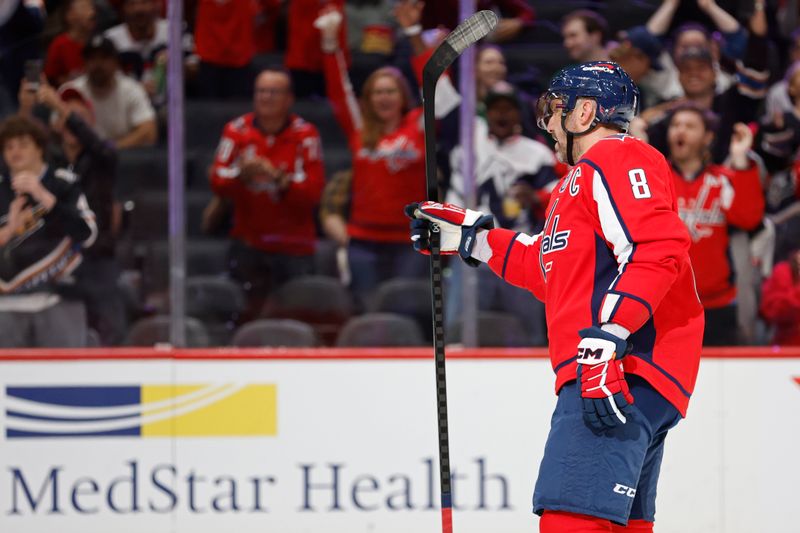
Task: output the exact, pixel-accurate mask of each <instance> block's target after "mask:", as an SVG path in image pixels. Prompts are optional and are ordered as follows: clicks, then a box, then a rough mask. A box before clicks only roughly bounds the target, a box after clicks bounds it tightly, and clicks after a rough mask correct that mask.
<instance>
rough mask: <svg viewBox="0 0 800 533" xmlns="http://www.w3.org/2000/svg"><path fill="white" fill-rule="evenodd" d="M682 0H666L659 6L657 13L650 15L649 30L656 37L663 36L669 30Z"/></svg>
mask: <svg viewBox="0 0 800 533" xmlns="http://www.w3.org/2000/svg"><path fill="white" fill-rule="evenodd" d="M680 3H681V0H664V1H663V2H661V5H660V6H658V9H656V11H655V13H653V14H652V15H651V16H650V19H649V20H648V21H647V24H646V26H647V31H649V32H650V33H652V34H653V35H655V36H656V37H663V36H664V35H666V33H667V30H669V26H670V24H672V19H673V18H675V12H676V11H677V10H678V6H679V5H680Z"/></svg>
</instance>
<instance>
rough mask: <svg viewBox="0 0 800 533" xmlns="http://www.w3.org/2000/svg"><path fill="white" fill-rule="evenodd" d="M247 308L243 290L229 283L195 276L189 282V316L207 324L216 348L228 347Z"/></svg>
mask: <svg viewBox="0 0 800 533" xmlns="http://www.w3.org/2000/svg"><path fill="white" fill-rule="evenodd" d="M244 305H245V300H244V293H243V292H242V289H241V287H239V285H238V284H236V283H234V282H233V281H231V280H229V279H225V278H221V277H218V276H194V277H190V278H188V279H187V280H186V314H187V315H191V316H193V317H195V318H197V319H198V320H200V321H201V322H202V323H203V325H204V326H205V328H206V331H207V332H208V336H209V343H210V344H211V345H212V346H222V345H226V344H228V342H229V341H230V339H231V336H232V335H233V332H234V330H235V329H236V324H237V321H238V320H239V315H240V314H241V312H242V310H243V309H244Z"/></svg>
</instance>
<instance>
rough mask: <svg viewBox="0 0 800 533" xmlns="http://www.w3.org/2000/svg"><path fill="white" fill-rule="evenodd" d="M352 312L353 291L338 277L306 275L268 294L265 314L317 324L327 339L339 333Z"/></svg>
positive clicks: (329, 339)
mask: <svg viewBox="0 0 800 533" xmlns="http://www.w3.org/2000/svg"><path fill="white" fill-rule="evenodd" d="M352 312H353V301H352V298H351V296H350V293H349V292H347V290H346V289H345V288H344V287H343V286H342V284H341V283H340V282H339V280H338V279H336V278H332V277H327V276H303V277H299V278H295V279H293V280H290V281H288V282H287V283H285V284H284V285H282V286H280V287H279V288H278V289H277V290H276V291H275V292H274V293H273V294H272V295H271V296H270V298H269V300H268V301H267V303H266V305H265V306H264V309H263V311H262V316H263V317H264V318H292V319H295V320H300V321H301V322H306V323H309V324H311V325H312V326H314V329H315V330H316V331H317V333H318V334H319V335H320V337H321V338H322V340H323V341H324V342H326V343H331V342H333V340H334V339H335V337H336V333H337V332H338V329H339V327H340V326H341V325H342V324H343V323H344V322H345V321H346V320H347V319H348V318H349V317H350V315H351V314H352Z"/></svg>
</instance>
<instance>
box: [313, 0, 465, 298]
mask: <svg viewBox="0 0 800 533" xmlns="http://www.w3.org/2000/svg"><path fill="white" fill-rule="evenodd" d="M421 7H422V4H420V3H415V2H413V1H409V0H406V1H404V2H401V3H400V4H398V8H397V9H398V11H397V13H398V22H399V23H400V25H401V26H402V27H403V28H407V29H408V28H411V30H407V31H406V34H413V35H412V36H411V40H412V45H413V47H414V49H415V50H416V51H417V52H422V51H424V50H425V49H426V47H425V45H424V43H423V42H422V38H421V35H420V33H421V29H420V27H419V17H420V15H421ZM323 13H324V14H323V15H322V16H321V17H320V18H319V19H318V22H317V24H318V25H319V26H320V27H321V28H322V50H323V51H324V61H325V63H324V67H325V85H326V88H327V90H328V95H329V98H330V100H331V103H332V105H333V110H334V114H335V115H336V118H337V119H338V120H339V123H340V124H341V126H342V129H343V130H344V132H345V134H346V135H347V138H348V141H349V144H350V150H351V152H352V154H353V176H352V183H351V188H350V194H351V196H350V198H351V203H350V219H349V222H348V225H347V232H348V235H349V245H348V259H349V267H350V271H351V273H352V282H351V285H350V288H351V290H352V291H353V293H354V294H355V296H356V298H357V299H358V300H359V301H360V302H361V303H363V302H364V299H365V298H366V296H367V295H368V293H369V292H370V291H371V290H372V289H374V288H375V287H376V286H377V285H378V284H379V283H381V282H382V281H385V280H387V279H390V278H394V277H400V276H403V277H422V276H424V275H425V274H426V272H427V270H428V266H427V261H425V258H424V257H422V256H420V255H419V254H417V253H415V252H414V251H413V249H411V248H409V246H408V244H407V242H408V219H407V218H406V217H405V215H404V214H403V207H404V206H405V205H406V204H408V203H411V202H412V201H414V199H415V198H417V199H418V198H421V197H424V196H425V193H426V187H425V180H424V176H425V148H424V130H423V121H422V108H421V107H415V106H414V103H413V100H412V96H411V90H410V89H409V86H408V83H407V82H406V80H405V78H404V77H403V75H402V74H401V73H400V72H399V71H398V70H397V69H395V68H393V67H383V68H380V69H378V70H376V71H375V72H373V73H372V74H371V75H370V76H369V78H367V81H366V83H365V84H364V87H363V89H362V93H361V98H360V101H359V102H356V99H355V96H354V94H353V91H352V86H351V85H350V83H349V79H348V76H347V70H346V69H345V62H344V56H343V53H342V50H341V48H340V47H339V45H338V40H337V38H336V36H337V35H338V31H339V30H338V26H339V24H341V20H342V17H341V15H340V14H339V13H338V12H337V11H335V10H329V11H324V12H323ZM417 30H419V31H417ZM424 59H425V58H424V57H420V58H419V60H420V61H424ZM439 84H440V85H439V87H440V89H439V90H438V91H437V100H439V102H440V104H441V105H439V106H437V116H438V117H441V116H444V115H446V114H447V113H449V112H450V111H451V110H452V109H454V107H455V105H457V103H458V97H457V95H456V94H455V90H454V89H453V88H452V85H449V78H447V77H443V78H442V79H441V80H440V81H439ZM445 85H447V87H449V90H445V89H444V88H442V87H444V86H445ZM440 97H441V99H440Z"/></svg>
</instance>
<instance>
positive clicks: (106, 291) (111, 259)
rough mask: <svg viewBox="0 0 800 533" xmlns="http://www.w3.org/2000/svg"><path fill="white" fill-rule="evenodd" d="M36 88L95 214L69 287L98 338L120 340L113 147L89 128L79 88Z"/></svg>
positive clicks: (66, 160)
mask: <svg viewBox="0 0 800 533" xmlns="http://www.w3.org/2000/svg"><path fill="white" fill-rule="evenodd" d="M36 94H37V100H38V102H39V103H40V104H43V105H44V106H46V107H47V108H48V109H49V110H50V111H51V112H52V117H51V124H52V126H53V130H54V131H55V133H56V134H58V136H59V137H60V140H61V146H60V148H61V153H60V154H59V155H60V156H61V159H63V161H62V162H63V164H64V166H68V167H69V168H70V169H71V170H72V171H73V172H74V173H75V174H76V175H77V176H78V178H79V179H80V186H81V190H82V191H83V192H84V193H85V195H86V199H87V201H88V203H89V208H90V209H91V210H92V212H93V213H94V214H95V225H96V226H97V238H96V240H95V241H94V244H93V245H92V247H91V248H89V249H88V250H85V251H84V252H83V262H82V263H81V266H80V267H79V268H78V269H77V270H76V272H75V278H76V285H75V288H74V293H75V295H76V296H77V297H80V298H81V299H83V301H84V303H85V305H86V311H87V313H88V320H89V325H90V326H91V327H92V328H94V330H95V331H97V333H98V334H99V336H100V341H101V342H102V344H103V345H106V346H110V345H116V344H119V343H121V342H122V340H123V338H124V336H125V332H126V327H127V317H126V315H125V302H124V299H123V296H122V294H121V291H120V289H119V286H118V280H119V275H120V267H119V264H118V263H117V260H116V257H115V256H116V233H117V231H118V226H119V218H120V214H121V207H120V205H119V203H118V202H116V201H115V199H114V192H113V191H114V182H115V180H116V174H117V152H116V150H115V149H114V147H113V146H112V145H111V143H109V142H108V141H103V140H101V139H100V137H99V136H98V135H97V133H95V131H94V130H93V129H92V126H93V125H94V113H93V110H92V107H91V104H90V103H89V101H88V99H87V98H86V97H85V96H84V95H83V94H81V93H80V92H78V91H77V90H76V89H74V88H71V87H65V88H64V90H62V91H60V92H58V93H57V92H56V91H55V90H54V89H53V88H52V87H51V86H50V85H48V84H47V83H42V84H41V86H40V87H39V89H38V91H37V93H36Z"/></svg>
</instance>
